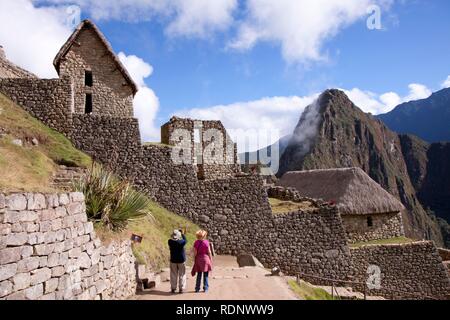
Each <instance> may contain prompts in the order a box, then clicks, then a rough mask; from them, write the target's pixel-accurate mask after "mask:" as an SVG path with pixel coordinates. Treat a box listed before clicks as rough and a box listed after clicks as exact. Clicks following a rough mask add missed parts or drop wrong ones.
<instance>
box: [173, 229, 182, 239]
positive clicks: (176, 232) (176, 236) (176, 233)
mask: <svg viewBox="0 0 450 320" xmlns="http://www.w3.org/2000/svg"><path fill="white" fill-rule="evenodd" d="M181 238H182V236H181V232H180V230H173V232H172V239H173V240H181Z"/></svg>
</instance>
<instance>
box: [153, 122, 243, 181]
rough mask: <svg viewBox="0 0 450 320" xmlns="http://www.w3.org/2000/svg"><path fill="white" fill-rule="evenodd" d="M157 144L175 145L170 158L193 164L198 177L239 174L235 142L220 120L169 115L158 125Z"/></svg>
mask: <svg viewBox="0 0 450 320" xmlns="http://www.w3.org/2000/svg"><path fill="white" fill-rule="evenodd" d="M161 143H163V144H167V145H170V146H176V147H178V148H179V149H180V150H179V151H178V154H177V155H176V158H178V159H174V160H178V161H180V162H182V163H184V164H192V165H194V166H196V168H197V175H198V177H199V179H219V178H226V177H230V176H234V175H235V174H237V173H240V166H239V161H238V155H237V145H236V144H235V143H234V142H233V141H232V139H231V137H230V136H229V135H228V133H227V131H226V130H225V127H224V126H223V124H222V122H220V121H211V120H210V121H201V120H193V119H182V118H178V117H172V118H171V119H170V121H169V122H167V123H166V124H164V125H163V126H162V127H161Z"/></svg>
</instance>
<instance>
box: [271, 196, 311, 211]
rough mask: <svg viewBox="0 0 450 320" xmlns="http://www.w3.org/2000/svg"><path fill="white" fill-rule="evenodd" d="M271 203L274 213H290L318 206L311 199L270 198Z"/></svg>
mask: <svg viewBox="0 0 450 320" xmlns="http://www.w3.org/2000/svg"><path fill="white" fill-rule="evenodd" d="M269 203H270V206H271V207H272V213H274V214H281V213H289V212H295V211H300V210H302V211H305V210H306V211H308V210H314V209H316V207H315V206H314V205H313V204H312V203H311V202H309V201H303V202H293V201H283V200H279V199H275V198H269Z"/></svg>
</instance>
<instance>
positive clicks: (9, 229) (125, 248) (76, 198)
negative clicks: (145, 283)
mask: <svg viewBox="0 0 450 320" xmlns="http://www.w3.org/2000/svg"><path fill="white" fill-rule="evenodd" d="M135 290H136V272H135V259H134V256H133V254H132V251H131V247H130V243H129V242H128V241H127V242H123V243H110V244H109V245H107V246H105V245H103V244H102V243H101V241H100V240H99V239H98V238H97V236H96V234H95V231H94V228H93V225H92V222H88V220H87V216H86V212H85V204H84V196H83V194H80V193H62V194H50V195H43V194H31V193H28V194H10V195H4V194H0V299H13V300H18V299H29V300H36V299H42V300H55V299H57V300H72V299H81V300H90V299H124V298H127V297H129V296H131V295H133V294H134V293H135Z"/></svg>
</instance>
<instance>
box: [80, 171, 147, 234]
mask: <svg viewBox="0 0 450 320" xmlns="http://www.w3.org/2000/svg"><path fill="white" fill-rule="evenodd" d="M74 187H75V189H76V190H77V191H79V192H83V193H84V195H85V198H86V213H87V215H88V217H89V219H90V220H91V221H93V222H97V223H102V224H103V225H104V226H105V227H107V228H108V229H110V230H114V231H120V230H123V229H124V228H125V227H126V226H127V223H128V221H130V220H135V219H140V218H143V217H146V216H148V215H149V214H150V206H151V201H150V199H149V198H148V197H146V196H145V195H144V194H143V193H141V192H138V191H136V190H135V189H134V188H133V187H132V186H131V184H130V182H128V181H126V180H121V179H119V178H118V177H116V176H115V175H114V174H113V173H111V171H109V170H107V169H105V168H104V167H103V166H101V165H99V164H93V165H92V167H91V169H90V170H89V172H88V173H87V174H86V176H85V177H84V178H83V179H81V180H79V181H77V182H75V185H74Z"/></svg>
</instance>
